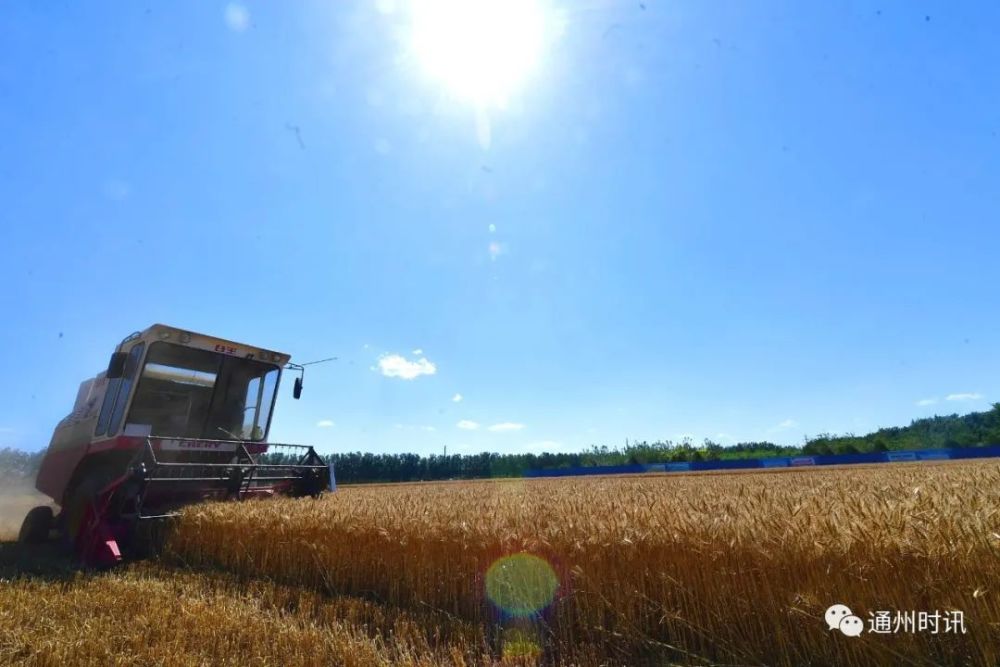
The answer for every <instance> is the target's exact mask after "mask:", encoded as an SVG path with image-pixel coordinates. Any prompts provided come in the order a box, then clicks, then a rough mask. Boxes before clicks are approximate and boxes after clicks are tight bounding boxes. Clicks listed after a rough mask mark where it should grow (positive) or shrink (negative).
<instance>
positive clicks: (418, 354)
mask: <svg viewBox="0 0 1000 667" xmlns="http://www.w3.org/2000/svg"><path fill="white" fill-rule="evenodd" d="M423 353H424V351H423V350H421V349H420V348H419V347H418V348H417V349H415V350H414V351H413V354H415V355H417V356H418V357H419V356H420V355H422V354H423Z"/></svg>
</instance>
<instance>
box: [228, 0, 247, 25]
mask: <svg viewBox="0 0 1000 667" xmlns="http://www.w3.org/2000/svg"><path fill="white" fill-rule="evenodd" d="M226 25H227V26H229V29H230V30H232V31H233V32H243V31H244V30H246V29H247V26H249V25H250V12H248V11H247V8H246V7H244V6H243V5H241V4H239V3H236V2H230V3H229V4H228V5H226Z"/></svg>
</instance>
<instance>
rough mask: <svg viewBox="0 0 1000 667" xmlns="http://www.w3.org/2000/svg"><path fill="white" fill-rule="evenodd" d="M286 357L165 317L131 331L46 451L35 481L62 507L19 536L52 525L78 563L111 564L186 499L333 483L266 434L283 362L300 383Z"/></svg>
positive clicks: (31, 518) (37, 515)
mask: <svg viewBox="0 0 1000 667" xmlns="http://www.w3.org/2000/svg"><path fill="white" fill-rule="evenodd" d="M289 359H290V358H289V356H288V355H287V354H283V353H280V352H273V351H270V350H265V349H261V348H259V347H254V346H249V345H243V344H240V343H234V342H231V341H226V340H221V339H218V338H213V337H210V336H204V335H201V334H196V333H192V332H190V331H184V330H180V329H177V328H174V327H167V326H164V325H160V324H156V325H153V326H151V327H149V328H148V329H146V330H145V331H142V332H137V333H134V334H132V335H131V336H129V337H127V338H126V339H125V340H123V341H122V342H121V344H119V345H118V347H117V348H116V350H115V352H114V353H113V354H112V355H111V360H110V362H109V364H108V368H107V370H106V371H104V372H101V373H99V374H98V375H96V376H95V377H93V378H91V379H89V380H85V381H84V382H83V383H82V384H81V385H80V389H79V391H78V392H77V397H76V404H75V405H74V407H73V411H72V412H71V413H70V414H69V415H68V416H67V417H66V418H64V419H63V420H62V421H61V422H59V424H58V425H57V426H56V429H55V432H54V433H53V435H52V440H51V442H50V443H49V447H48V450H47V451H46V452H45V456H44V458H43V459H42V464H41V467H40V469H39V472H38V478H37V481H36V483H35V485H36V487H37V488H38V490H39V491H41V492H42V493H44V494H46V495H47V496H49V497H50V498H52V499H53V500H54V501H55V502H56V503H57V504H58V505H59V506H60V508H61V510H60V512H59V515H58V516H54V514H53V512H52V510H51V508H49V507H36V508H35V509H33V510H31V511H30V512H29V513H28V515H27V517H25V520H24V524H23V525H22V526H21V533H20V539H21V540H22V541H24V542H29V543H30V542H40V541H43V540H46V539H48V538H49V537H51V535H52V533H53V532H58V533H59V534H60V535H61V536H62V537H63V539H65V541H66V542H67V544H68V545H69V546H70V547H71V548H72V549H73V550H74V551H75V553H76V555H77V557H78V558H79V560H80V561H81V562H82V563H83V564H84V565H87V566H92V567H106V566H110V565H113V564H115V563H117V562H119V561H120V560H121V559H122V558H123V555H125V554H128V553H129V552H130V551H133V550H135V549H138V547H139V544H140V543H142V542H143V541H144V538H143V535H145V534H146V532H147V531H145V528H148V527H151V526H153V525H157V524H159V523H162V520H163V519H166V518H169V517H171V516H174V515H175V514H176V513H177V510H178V509H179V508H180V507H182V506H183V505H186V504H190V503H193V502H199V501H204V500H213V499H214V500H225V499H232V500H243V499H245V498H251V497H268V496H273V495H289V496H297V497H301V496H314V497H315V496H318V495H319V494H321V493H322V492H324V491H326V490H332V489H334V488H335V481H334V473H333V468H332V466H328V465H327V464H326V463H324V462H323V460H322V459H321V458H320V456H319V455H318V454H317V453H316V451H315V450H314V449H313V448H312V447H310V446H305V445H287V444H275V443H269V442H268V441H267V435H268V430H269V428H270V425H271V413H272V410H273V408H274V403H275V398H276V396H277V391H278V385H279V381H280V379H281V374H282V371H283V370H284V369H286V368H288V369H292V370H297V371H299V373H300V375H299V377H297V378H296V382H295V398H298V397H299V394H300V393H301V390H302V378H301V373H302V371H303V368H302V366H299V365H296V364H291V363H289ZM123 552H124V553H123Z"/></svg>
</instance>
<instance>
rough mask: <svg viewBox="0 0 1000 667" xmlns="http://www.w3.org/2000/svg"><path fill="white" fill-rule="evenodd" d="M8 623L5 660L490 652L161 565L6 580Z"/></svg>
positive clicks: (261, 660)
mask: <svg viewBox="0 0 1000 667" xmlns="http://www.w3.org/2000/svg"><path fill="white" fill-rule="evenodd" d="M431 625H433V626H434V627H435V628H437V633H436V634H437V637H436V640H435V641H434V642H433V643H434V645H433V646H432V645H431V642H429V641H428V638H427V636H426V631H425V629H426V628H427V627H428V626H431ZM0 629H2V631H0V664H3V665H38V666H49V665H52V666H56V665H59V666H61V665H95V666H97V665H100V666H101V667H104V666H106V665H192V666H194V665H199V666H203V665H280V666H281V667H296V666H300V665H301V666H306V665H343V666H345V667H369V666H371V665H410V666H413V667H422V666H427V667H431V666H434V665H455V666H456V667H458V666H463V665H469V664H483V663H484V662H485V660H486V659H485V658H484V656H486V655H487V651H486V650H485V646H484V643H483V638H482V633H481V631H480V630H479V629H477V628H475V627H473V626H471V625H470V624H468V623H462V622H458V621H454V620H452V619H446V618H445V619H442V618H433V619H432V618H429V617H427V616H426V615H424V616H421V615H414V614H409V613H407V612H403V611H399V610H395V611H394V610H392V609H389V608H384V607H381V606H379V605H376V604H373V603H371V602H367V601H364V600H360V599H356V598H355V599H352V598H333V599H331V598H329V597H327V596H325V595H320V594H317V593H315V592H310V591H306V590H302V589H300V588H296V587H289V586H279V585H274V584H270V583H267V582H262V581H239V580H237V579H236V578H233V577H230V576H226V575H221V574H193V573H188V572H182V571H178V570H173V569H169V568H161V567H158V566H138V567H133V568H131V569H127V570H124V571H117V572H114V573H112V574H110V575H83V574H78V575H77V576H76V577H74V578H71V579H69V580H66V581H46V580H44V579H30V578H24V579H19V580H14V581H11V580H7V581H4V580H0ZM508 662H509V664H516V663H515V662H514V661H508Z"/></svg>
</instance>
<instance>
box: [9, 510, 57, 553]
mask: <svg viewBox="0 0 1000 667" xmlns="http://www.w3.org/2000/svg"><path fill="white" fill-rule="evenodd" d="M51 529H52V508H51V507H46V506H41V507H35V508H32V509H31V511H30V512H28V514H27V516H25V517H24V523H22V524H21V532H19V533H18V534H17V541H18V542H20V543H21V544H41V543H42V542H45V541H47V540H48V539H49V530H51Z"/></svg>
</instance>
